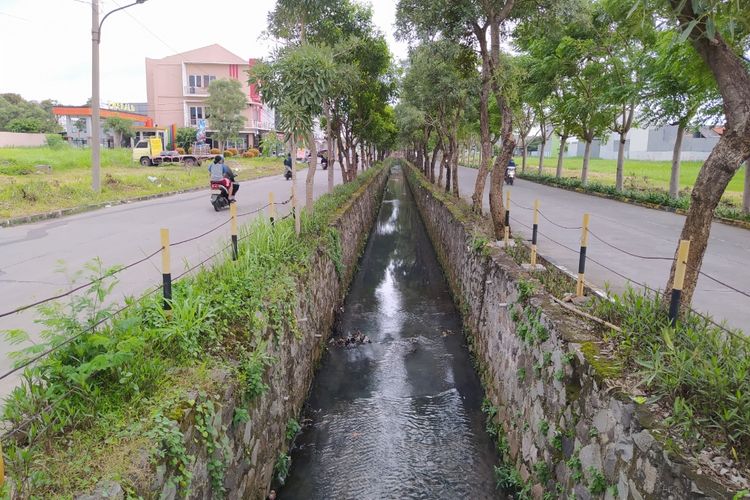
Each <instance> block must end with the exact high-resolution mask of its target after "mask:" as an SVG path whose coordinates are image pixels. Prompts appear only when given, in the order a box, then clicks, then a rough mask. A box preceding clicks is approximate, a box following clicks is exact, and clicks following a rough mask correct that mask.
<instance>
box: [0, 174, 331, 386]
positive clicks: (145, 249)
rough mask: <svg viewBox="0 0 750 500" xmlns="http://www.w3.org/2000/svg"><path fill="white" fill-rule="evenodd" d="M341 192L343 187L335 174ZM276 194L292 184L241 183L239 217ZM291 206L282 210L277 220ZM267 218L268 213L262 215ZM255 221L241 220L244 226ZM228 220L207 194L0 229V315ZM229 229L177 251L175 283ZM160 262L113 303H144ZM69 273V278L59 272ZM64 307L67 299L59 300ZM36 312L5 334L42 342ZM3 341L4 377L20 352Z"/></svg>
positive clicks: (221, 242)
mask: <svg viewBox="0 0 750 500" xmlns="http://www.w3.org/2000/svg"><path fill="white" fill-rule="evenodd" d="M306 175H307V170H302V171H300V172H298V176H297V177H298V178H297V192H298V196H299V199H300V203H301V204H304V186H305V177H306ZM335 181H336V184H339V183H340V182H341V175H340V171H339V170H337V171H336V175H335ZM327 187H328V172H327V171H324V170H321V169H320V168H318V170H317V171H316V174H315V189H314V193H315V197H316V198H317V197H318V196H320V195H322V194H324V193H325V192H326V191H327ZM269 192H273V193H274V196H275V200H276V201H277V202H281V201H284V200H286V199H288V198H289V196H290V194H291V182H290V181H286V180H284V178H283V177H282V176H281V172H279V175H278V176H273V177H265V178H262V179H256V180H253V181H247V182H243V183H241V188H240V190H239V191H238V193H237V209H238V212H239V213H240V214H241V213H243V212H248V211H252V210H255V209H257V208H259V207H262V206H263V205H265V204H266V203H268V193H269ZM290 209H291V204H287V205H283V206H279V207H278V212H279V215H280V216H283V215H284V214H286V213H287V212H288V211H289V210H290ZM261 213H262V214H263V215H264V216H267V211H265V210H264V211H262V212H261ZM255 216H256V215H248V216H246V217H243V218H241V219H240V223H241V224H242V223H246V222H248V221H249V220H251V219H252V217H255ZM228 218H229V211H228V210H225V211H222V212H219V213H217V212H215V211H214V209H213V207H212V206H211V204H210V202H209V195H208V190H206V191H197V192H192V193H185V194H180V195H175V196H170V197H166V198H159V199H155V200H149V201H143V202H137V203H131V204H127V205H116V206H112V207H109V208H105V209H100V210H96V211H93V212H87V213H83V214H78V215H73V216H69V217H64V218H61V219H52V220H48V221H43V222H39V223H34V224H26V225H22V226H16V227H10V228H0V312H5V311H8V310H12V309H14V308H17V307H20V306H23V305H25V304H29V303H32V302H34V301H37V300H40V299H43V298H46V297H48V296H51V295H54V294H57V293H60V292H62V291H65V290H68V289H70V288H72V287H74V286H75V285H76V284H80V283H84V282H85V281H87V279H86V275H84V276H78V277H74V276H72V274H73V273H75V272H77V271H80V270H81V269H83V268H84V266H85V265H86V264H87V263H89V262H91V261H92V259H94V258H97V257H98V258H100V259H101V261H102V264H103V265H104V266H105V267H109V266H114V265H126V264H128V263H130V262H133V261H136V260H139V259H141V258H143V257H145V256H147V255H149V254H151V253H152V252H154V251H156V250H157V249H159V248H160V246H161V244H160V239H159V238H160V237H159V230H160V228H163V227H166V228H169V230H170V240H171V242H177V241H180V240H183V239H186V238H190V237H193V236H196V235H198V234H201V233H203V232H205V231H207V230H209V229H211V228H213V227H216V226H217V225H219V224H221V223H222V222H224V221H226V220H227V219H228ZM229 231H230V227H229V224H226V225H225V226H224V227H222V228H220V229H218V230H216V231H214V232H213V233H211V234H209V235H207V236H205V237H203V238H200V239H198V240H195V241H192V242H189V243H185V244H183V245H180V246H178V247H175V248H172V250H171V257H172V273H173V275H177V274H179V273H181V272H182V271H184V270H185V269H187V268H189V267H190V266H192V265H195V264H197V263H199V262H200V261H202V260H203V259H205V258H207V257H209V256H210V255H211V254H213V253H214V252H216V251H217V250H218V249H220V248H221V247H222V246H225V245H226V244H228V242H229V234H230V233H229ZM160 266H161V256H160V255H156V256H154V257H152V258H150V259H148V260H147V261H145V262H143V263H141V264H138V265H137V266H134V267H133V268H130V269H127V270H125V271H123V272H121V273H119V274H118V275H117V277H118V280H119V282H118V284H117V286H116V288H115V289H114V291H113V293H112V296H111V297H112V299H113V300H114V301H116V302H121V300H122V298H123V297H124V296H128V295H130V296H132V295H139V294H141V293H143V292H145V291H146V290H148V289H151V288H153V287H155V286H158V285H159V284H160V283H161V279H162V278H161V269H160ZM60 268H65V269H66V270H67V273H61V272H56V270H57V269H60ZM62 300H65V299H62ZM36 317H37V312H36V311H35V310H33V309H32V310H28V311H25V312H22V313H18V314H15V315H11V316H8V317H5V318H0V330H8V329H13V328H21V329H24V330H26V331H29V332H30V333H31V334H32V337H36V338H38V337H37V334H38V332H39V331H40V327H39V326H38V325H35V324H34V319H35V318H36ZM18 349H19V347H18V346H13V345H9V344H8V342H7V341H6V340H5V338H4V337H3V338H1V339H0V373H5V372H6V371H7V370H8V369H10V367H11V362H10V360H9V358H8V353H9V352H12V351H16V350H18ZM16 381H17V377H16V376H11V377H9V378H6V379H4V380H0V397H1V396H4V395H6V394H7V393H8V392H9V391H10V390H11V388H12V387H13V386H14V385H15V384H16Z"/></svg>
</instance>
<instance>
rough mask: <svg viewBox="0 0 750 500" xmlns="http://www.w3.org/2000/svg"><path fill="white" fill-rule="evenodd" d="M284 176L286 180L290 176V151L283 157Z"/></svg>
mask: <svg viewBox="0 0 750 500" xmlns="http://www.w3.org/2000/svg"><path fill="white" fill-rule="evenodd" d="M284 177H286V180H289V179H291V178H292V153H287V155H286V158H284Z"/></svg>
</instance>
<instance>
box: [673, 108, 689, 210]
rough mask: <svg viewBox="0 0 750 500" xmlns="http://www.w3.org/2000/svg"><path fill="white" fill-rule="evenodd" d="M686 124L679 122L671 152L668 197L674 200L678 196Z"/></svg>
mask: <svg viewBox="0 0 750 500" xmlns="http://www.w3.org/2000/svg"><path fill="white" fill-rule="evenodd" d="M685 125H686V122H683V121H682V120H680V123H679V125H678V126H677V137H676V138H675V140H674V149H673V150H672V171H671V172H670V174H669V197H670V198H672V199H676V198H677V196H678V195H679V194H680V156H681V155H682V139H683V137H684V136H685Z"/></svg>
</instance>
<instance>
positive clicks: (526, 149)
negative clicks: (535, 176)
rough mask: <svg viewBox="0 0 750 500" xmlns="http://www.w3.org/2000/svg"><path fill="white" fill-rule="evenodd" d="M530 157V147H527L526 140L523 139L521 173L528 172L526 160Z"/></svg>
mask: <svg viewBox="0 0 750 500" xmlns="http://www.w3.org/2000/svg"><path fill="white" fill-rule="evenodd" d="M528 157H529V147H528V146H527V145H526V138H525V137H521V173H524V172H526V159H527V158H528Z"/></svg>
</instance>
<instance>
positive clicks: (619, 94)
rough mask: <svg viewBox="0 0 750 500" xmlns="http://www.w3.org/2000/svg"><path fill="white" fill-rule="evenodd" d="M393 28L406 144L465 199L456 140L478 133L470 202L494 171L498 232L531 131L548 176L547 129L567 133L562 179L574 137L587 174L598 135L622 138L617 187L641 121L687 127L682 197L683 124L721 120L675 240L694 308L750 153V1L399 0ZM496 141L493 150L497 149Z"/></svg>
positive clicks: (476, 201) (477, 201) (674, 185)
mask: <svg viewBox="0 0 750 500" xmlns="http://www.w3.org/2000/svg"><path fill="white" fill-rule="evenodd" d="M397 25H398V29H399V32H398V33H399V35H400V36H401V37H402V38H404V39H409V40H411V41H412V42H413V45H414V47H413V49H412V51H411V53H410V56H409V61H408V64H407V66H406V68H405V75H404V78H403V82H402V93H401V101H400V103H399V105H398V106H397V109H396V116H397V121H398V125H399V137H400V140H401V141H402V143H403V144H404V146H405V147H406V148H407V150H408V152H409V154H410V156H411V157H412V158H413V159H414V160H415V161H416V163H417V164H418V165H419V166H420V168H422V169H423V170H424V172H425V173H426V174H427V175H428V176H429V177H430V178H431V179H433V180H435V181H436V182H438V183H443V182H444V183H445V188H446V190H448V191H450V192H453V193H454V194H458V188H457V183H456V174H457V169H456V165H457V161H458V160H457V158H458V149H459V148H458V147H457V143H459V142H460V141H467V138H470V137H472V136H478V137H479V142H480V145H481V148H480V149H481V154H480V167H479V172H478V176H477V182H476V185H475V190H474V193H473V196H472V199H473V206H474V209H475V210H476V211H478V212H481V207H482V195H483V192H484V187H485V184H486V179H487V177H488V176H490V215H491V217H492V221H493V227H494V230H495V233H496V235H497V236H498V237H500V236H501V235H502V234H503V231H504V207H503V199H502V189H503V178H504V174H505V167H506V165H507V164H508V161H509V160H510V158H511V156H512V154H513V152H514V149H515V148H516V147H517V146H519V147H520V148H521V150H522V151H523V155H522V156H523V159H522V168H525V167H526V162H527V159H526V154H525V152H526V149H527V145H528V137H529V135H530V133H531V131H532V130H538V132H537V134H536V135H537V136H538V138H537V139H536V140H537V141H538V142H539V149H540V154H539V169H540V171H541V169H542V168H543V162H544V149H545V148H546V146H547V144H548V142H549V140H550V138H551V136H552V134H553V133H556V134H557V135H558V136H559V137H560V142H561V143H562V144H561V147H560V153H559V157H558V162H557V173H558V175H560V174H561V171H562V166H563V164H562V162H563V151H564V146H565V143H566V141H567V140H568V139H569V138H570V137H578V138H579V139H580V140H582V141H583V142H584V143H585V153H584V161H583V168H582V172H581V177H582V180H583V181H584V182H585V181H586V180H587V176H588V164H589V158H590V153H591V144H592V142H593V140H594V139H596V138H602V137H604V136H607V135H609V134H613V135H615V136H616V137H617V139H618V146H619V147H618V160H617V180H616V187H617V189H622V187H623V163H624V156H625V155H624V153H625V145H626V143H627V137H628V133H629V132H630V130H631V128H632V127H633V126H634V124H636V123H637V122H639V121H640V122H642V123H644V124H675V125H677V126H678V127H679V133H678V136H677V141H676V144H675V147H674V161H673V173H672V182H671V186H670V191H671V192H672V193H673V194H674V195H676V194H677V191H678V186H679V184H678V180H679V152H680V148H681V139H682V136H683V135H684V131H685V130H686V129H687V128H688V127H691V126H694V125H696V124H698V123H704V122H707V121H712V122H723V123H724V124H725V127H724V131H723V134H722V135H721V138H720V140H719V143H718V144H717V146H716V147H715V148H714V150H713V152H712V153H711V155H710V156H709V158H708V159H707V161H706V162H705V163H704V165H703V168H702V169H701V171H700V174H699V176H698V180H697V181H696V184H695V186H694V187H693V191H692V204H691V209H690V212H689V214H688V217H687V220H686V222H685V226H684V229H683V231H682V236H681V238H682V239H688V240H691V246H690V255H689V259H688V269H689V271H688V275H687V277H686V285H685V289H684V293H683V296H684V297H685V298H686V301H687V303H689V302H690V298H691V296H692V293H693V290H694V288H695V284H696V282H697V277H698V273H699V271H700V265H701V261H702V258H703V254H704V252H705V249H706V245H707V242H708V235H709V231H710V223H711V220H712V216H713V211H714V209H715V208H716V206H717V204H718V202H719V200H720V199H721V196H722V194H723V193H724V190H725V189H726V186H727V184H728V183H729V181H730V180H731V179H732V177H733V175H734V173H735V172H736V171H737V170H738V169H739V168H740V165H741V164H742V162H743V161H745V160H746V159H747V158H748V156H750V75H749V74H748V59H747V58H746V56H745V54H747V53H749V52H750V4H748V3H747V2H724V1H721V0H702V1H700V2H689V1H687V2H686V1H684V0H626V1H620V0H400V1H399V3H398V13H397ZM511 48H512V50H510V49H511ZM493 146H494V147H497V148H498V151H497V152H496V153H494V154H493ZM439 157H440V158H442V160H441V161H440V163H439V167H440V171H439V174H438V175H437V176H436V175H435V167H436V164H437V161H436V160H437V158H439ZM491 162H493V163H494V164H493V165H491ZM443 172H445V174H443ZM673 273H674V270H673V271H672V275H671V276H670V279H669V282H668V284H667V289H671V283H672V279H673Z"/></svg>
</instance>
